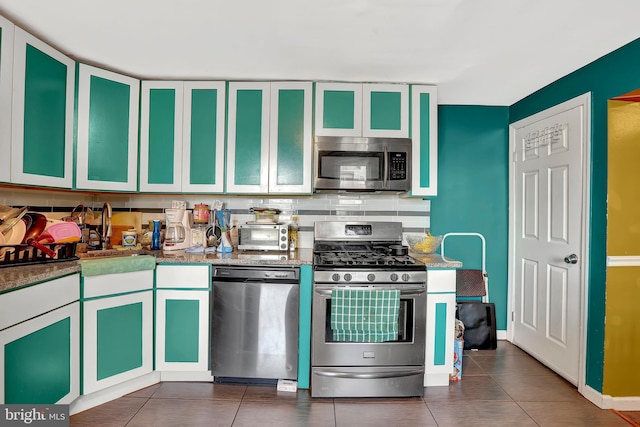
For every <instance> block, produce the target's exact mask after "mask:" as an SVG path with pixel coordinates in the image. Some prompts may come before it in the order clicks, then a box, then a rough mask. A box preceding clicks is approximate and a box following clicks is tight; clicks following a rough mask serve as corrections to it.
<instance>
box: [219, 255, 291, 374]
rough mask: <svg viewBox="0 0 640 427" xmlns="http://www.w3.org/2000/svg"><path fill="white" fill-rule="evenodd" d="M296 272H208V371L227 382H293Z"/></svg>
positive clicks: (263, 269) (229, 269)
mask: <svg viewBox="0 0 640 427" xmlns="http://www.w3.org/2000/svg"><path fill="white" fill-rule="evenodd" d="M299 294H300V287H299V269H298V268H291V267H289V268H286V267H273V268H270V267H245V266H237V267H236V266H233V267H231V266H222V267H214V269H213V292H212V298H213V303H212V307H213V310H212V311H213V315H212V328H211V370H212V372H213V375H214V376H215V377H216V381H218V382H224V381H225V380H226V379H228V380H230V381H233V380H237V379H261V380H264V379H276V380H277V379H293V380H295V379H297V377H298V318H299V317H298V307H299V302H298V301H299Z"/></svg>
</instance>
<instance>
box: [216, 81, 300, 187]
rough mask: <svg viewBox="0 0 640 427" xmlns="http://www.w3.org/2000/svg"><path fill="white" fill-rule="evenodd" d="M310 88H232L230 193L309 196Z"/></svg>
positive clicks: (248, 84)
mask: <svg viewBox="0 0 640 427" xmlns="http://www.w3.org/2000/svg"><path fill="white" fill-rule="evenodd" d="M311 100H312V83H310V82H277V83H276V82H274V83H266V82H231V83H229V107H228V111H229V118H228V131H227V132H228V134H227V181H226V191H227V192H229V193H253V194H256V193H288V194H309V193H311V173H312V162H311V150H312V141H311V137H312V101H311Z"/></svg>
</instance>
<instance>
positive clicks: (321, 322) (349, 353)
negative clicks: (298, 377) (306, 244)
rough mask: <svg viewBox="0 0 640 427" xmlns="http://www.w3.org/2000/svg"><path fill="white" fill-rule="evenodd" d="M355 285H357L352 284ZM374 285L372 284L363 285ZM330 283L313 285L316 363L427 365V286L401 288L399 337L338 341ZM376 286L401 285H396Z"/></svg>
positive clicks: (340, 364)
mask: <svg viewBox="0 0 640 427" xmlns="http://www.w3.org/2000/svg"><path fill="white" fill-rule="evenodd" d="M352 287H355V286H352ZM363 287H365V288H367V289H371V287H369V286H363ZM332 289H333V288H332V287H330V286H314V291H313V314H312V316H313V317H312V337H313V338H312V356H311V363H312V365H313V366H327V367H328V366H410V365H414V366H424V358H425V338H426V336H425V330H426V301H427V300H426V289H425V288H424V287H420V288H417V289H414V288H401V289H400V315H399V316H398V339H397V340H395V341H385V342H377V343H374V342H371V343H369V342H345V341H335V340H334V339H333V331H332V329H331V292H332ZM376 289H398V287H397V286H393V285H387V286H385V285H381V286H376Z"/></svg>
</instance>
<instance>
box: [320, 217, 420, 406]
mask: <svg viewBox="0 0 640 427" xmlns="http://www.w3.org/2000/svg"><path fill="white" fill-rule="evenodd" d="M401 241H402V223H399V222H343V221H320V222H316V223H315V231H314V260H313V269H314V279H313V303H312V353H311V365H312V367H311V396H313V397H390V396H422V395H423V393H424V388H423V382H424V360H425V322H426V281H427V272H426V268H425V266H424V264H422V263H421V262H419V261H416V260H415V259H413V258H411V257H410V256H408V255H406V254H402V251H400V254H399V255H396V254H394V253H395V252H397V251H398V246H399V245H400V244H401ZM345 319H346V320H345Z"/></svg>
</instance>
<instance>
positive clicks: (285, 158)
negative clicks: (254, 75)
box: [269, 82, 313, 194]
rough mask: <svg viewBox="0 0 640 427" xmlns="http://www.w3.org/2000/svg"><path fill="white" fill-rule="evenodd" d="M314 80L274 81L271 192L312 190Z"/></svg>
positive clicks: (270, 167)
mask: <svg viewBox="0 0 640 427" xmlns="http://www.w3.org/2000/svg"><path fill="white" fill-rule="evenodd" d="M312 90H313V85H312V83H311V82H278V83H275V82H274V83H271V114H270V115H271V123H270V127H269V128H270V137H269V147H270V154H269V193H289V194H295V193H298V194H310V193H311V179H312V173H313V164H312V160H311V157H312V156H311V152H312V149H313V141H312V117H313V116H312V108H313V104H312V96H313V94H312Z"/></svg>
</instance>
